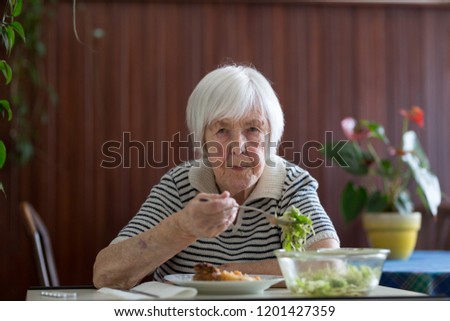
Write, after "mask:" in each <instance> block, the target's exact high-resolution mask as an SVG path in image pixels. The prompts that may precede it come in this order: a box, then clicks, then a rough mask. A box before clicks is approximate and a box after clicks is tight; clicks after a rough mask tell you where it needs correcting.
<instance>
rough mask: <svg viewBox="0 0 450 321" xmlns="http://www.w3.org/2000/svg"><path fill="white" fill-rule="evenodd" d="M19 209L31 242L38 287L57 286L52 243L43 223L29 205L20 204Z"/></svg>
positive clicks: (26, 203) (25, 203)
mask: <svg viewBox="0 0 450 321" xmlns="http://www.w3.org/2000/svg"><path fill="white" fill-rule="evenodd" d="M19 209H20V214H21V217H22V220H23V222H24V224H25V228H26V231H27V234H28V236H29V238H30V239H31V241H32V246H33V253H34V257H35V260H36V265H37V269H38V278H39V282H40V285H42V286H46V287H54V286H59V279H58V273H57V269H56V265H55V259H54V257H53V249H52V243H51V240H50V236H49V234H48V231H47V228H46V226H45V224H44V222H43V221H42V219H41V217H40V216H39V214H38V213H37V212H36V210H35V209H34V207H33V206H32V205H31V204H30V203H28V202H26V201H24V202H21V203H20V205H19Z"/></svg>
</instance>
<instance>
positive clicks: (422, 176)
mask: <svg viewBox="0 0 450 321" xmlns="http://www.w3.org/2000/svg"><path fill="white" fill-rule="evenodd" d="M403 150H405V151H408V152H407V153H406V154H405V155H403V156H402V160H403V161H404V162H405V163H406V164H407V165H408V167H409V169H410V170H411V172H412V174H413V177H414V180H415V181H416V183H417V185H418V186H419V188H420V190H421V192H422V195H420V194H419V196H422V197H423V200H425V202H424V205H425V206H426V207H427V208H428V209H429V210H430V212H431V213H432V214H433V215H436V214H437V208H438V206H439V205H440V204H441V200H442V195H441V187H440V185H439V180H438V178H437V177H436V175H434V174H433V173H432V172H431V171H430V170H429V163H428V159H427V158H426V157H425V154H424V153H423V151H422V148H421V147H420V143H419V140H418V138H417V135H416V133H415V132H413V131H408V132H406V133H405V134H404V135H403Z"/></svg>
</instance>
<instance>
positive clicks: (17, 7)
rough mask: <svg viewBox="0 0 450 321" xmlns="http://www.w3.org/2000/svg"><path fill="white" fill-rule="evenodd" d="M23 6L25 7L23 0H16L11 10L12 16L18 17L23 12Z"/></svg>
mask: <svg viewBox="0 0 450 321" xmlns="http://www.w3.org/2000/svg"><path fill="white" fill-rule="evenodd" d="M22 7H23V4H22V0H16V1H15V4H14V5H13V7H12V10H11V14H12V16H13V17H18V16H19V15H20V14H21V12H22Z"/></svg>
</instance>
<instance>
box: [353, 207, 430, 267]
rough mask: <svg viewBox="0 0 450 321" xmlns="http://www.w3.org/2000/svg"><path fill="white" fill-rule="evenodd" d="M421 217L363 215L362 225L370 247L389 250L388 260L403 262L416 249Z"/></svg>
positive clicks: (384, 214)
mask: <svg viewBox="0 0 450 321" xmlns="http://www.w3.org/2000/svg"><path fill="white" fill-rule="evenodd" d="M421 222H422V215H421V213H419V212H414V213H410V214H399V213H365V214H363V217H362V224H363V227H364V229H365V230H366V232H367V238H368V241H369V244H370V246H371V247H374V248H384V249H390V250H391V253H390V254H389V257H388V259H391V260H405V259H408V258H409V257H410V255H411V254H412V252H413V251H414V249H415V247H416V242H417V234H418V232H419V230H420V225H421Z"/></svg>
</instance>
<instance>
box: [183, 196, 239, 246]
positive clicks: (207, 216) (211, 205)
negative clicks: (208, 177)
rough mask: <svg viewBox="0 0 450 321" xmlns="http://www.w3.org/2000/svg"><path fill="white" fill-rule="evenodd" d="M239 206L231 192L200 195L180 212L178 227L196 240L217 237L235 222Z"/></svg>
mask: <svg viewBox="0 0 450 321" xmlns="http://www.w3.org/2000/svg"><path fill="white" fill-rule="evenodd" d="M205 199H207V200H208V201H206V202H205ZM237 205H238V204H237V202H236V200H235V199H234V198H232V197H230V193H229V192H223V193H222V194H220V195H219V194H206V193H200V194H198V195H197V196H196V197H195V198H194V199H192V200H191V201H190V202H189V203H188V204H187V205H186V207H185V208H184V209H183V210H182V211H181V212H179V215H178V217H177V222H178V227H179V229H180V230H181V231H183V232H184V233H187V234H188V235H192V236H194V237H195V238H203V237H215V236H217V235H219V234H220V233H222V232H223V231H225V230H226V229H227V228H228V227H229V226H230V225H231V224H232V223H233V222H234V220H235V219H236V215H237V212H238V208H237Z"/></svg>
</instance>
